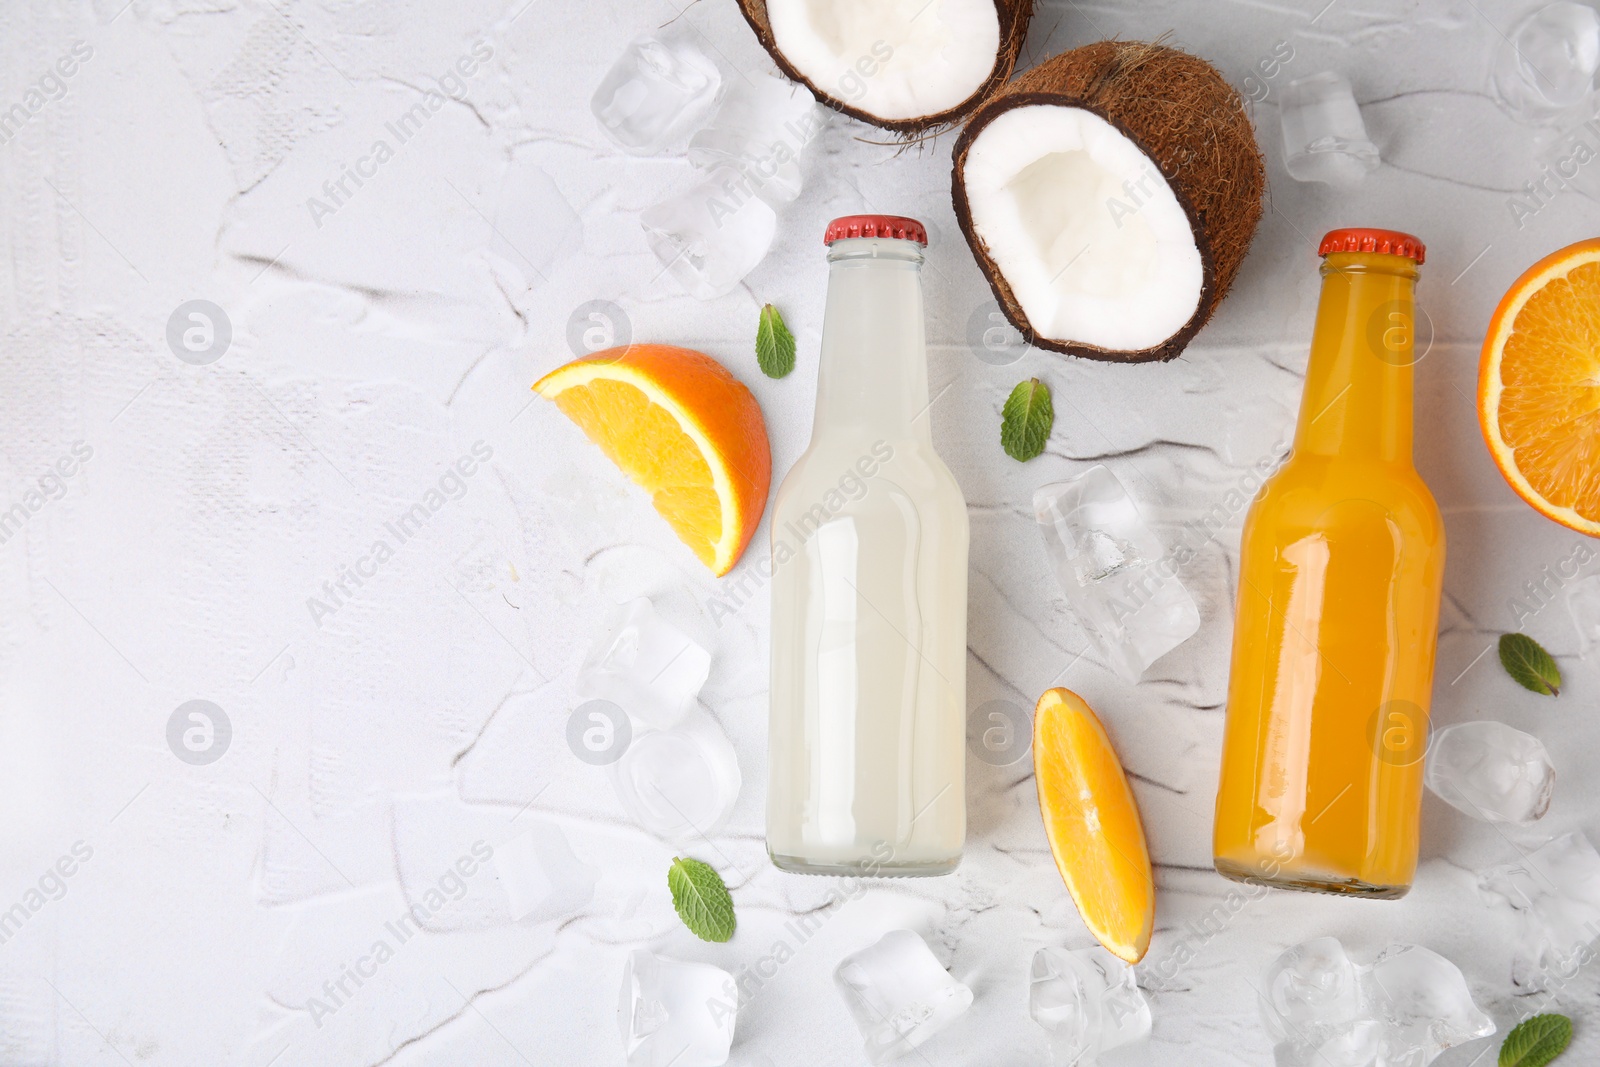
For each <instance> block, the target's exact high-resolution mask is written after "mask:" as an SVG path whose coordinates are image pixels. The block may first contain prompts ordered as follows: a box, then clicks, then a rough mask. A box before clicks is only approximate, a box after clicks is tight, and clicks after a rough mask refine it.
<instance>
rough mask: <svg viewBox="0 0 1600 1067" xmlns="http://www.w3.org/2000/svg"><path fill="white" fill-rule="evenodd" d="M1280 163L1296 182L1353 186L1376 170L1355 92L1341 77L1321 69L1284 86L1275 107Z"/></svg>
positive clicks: (1373, 148) (1374, 152)
mask: <svg viewBox="0 0 1600 1067" xmlns="http://www.w3.org/2000/svg"><path fill="white" fill-rule="evenodd" d="M1279 118H1280V120H1281V121H1282V124H1283V162H1284V166H1285V167H1286V168H1287V169H1288V171H1289V176H1290V177H1291V178H1293V179H1294V180H1295V181H1300V182H1324V183H1326V184H1328V185H1354V184H1355V183H1357V182H1359V181H1360V180H1361V179H1362V178H1364V177H1366V176H1367V172H1368V171H1371V170H1375V169H1376V168H1377V166H1378V149H1377V146H1375V145H1374V144H1373V143H1372V142H1371V141H1370V140H1368V139H1367V127H1366V124H1365V123H1364V122H1362V120H1361V108H1360V107H1358V106H1357V105H1356V97H1355V92H1354V91H1353V90H1352V89H1351V88H1350V81H1349V79H1347V78H1346V77H1345V76H1344V75H1343V74H1339V73H1337V72H1335V71H1331V70H1330V71H1324V72H1323V73H1321V74H1313V75H1311V76H1310V77H1308V78H1299V79H1297V80H1295V81H1292V82H1290V83H1289V84H1288V85H1286V86H1284V89H1283V99H1282V101H1281V102H1280V104H1279Z"/></svg>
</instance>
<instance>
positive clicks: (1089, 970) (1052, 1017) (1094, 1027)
mask: <svg viewBox="0 0 1600 1067" xmlns="http://www.w3.org/2000/svg"><path fill="white" fill-rule="evenodd" d="M1028 1011H1029V1013H1030V1014H1032V1016H1033V1021H1034V1022H1036V1023H1038V1024H1039V1025H1040V1026H1042V1027H1044V1028H1045V1029H1046V1030H1048V1031H1050V1058H1051V1062H1052V1063H1054V1064H1056V1065H1057V1067H1073V1065H1074V1064H1080V1063H1081V1064H1091V1063H1093V1062H1095V1060H1096V1058H1097V1057H1099V1055H1100V1054H1101V1053H1103V1052H1107V1051H1109V1050H1111V1049H1114V1048H1121V1047H1122V1046H1123V1045H1127V1044H1131V1043H1132V1042H1135V1041H1139V1040H1142V1039H1144V1038H1146V1037H1148V1036H1149V1035H1150V1005H1149V1003H1148V1002H1147V1001H1146V1000H1145V999H1144V994H1143V993H1141V992H1139V986H1138V984H1137V983H1136V982H1135V981H1134V976H1133V968H1131V967H1129V966H1128V965H1127V964H1126V963H1123V962H1122V961H1121V960H1120V959H1118V958H1117V957H1115V956H1113V955H1112V954H1111V953H1109V952H1107V951H1106V950H1105V949H1103V948H1087V949H1078V950H1077V951H1073V952H1069V951H1067V950H1066V949H1061V948H1054V947H1051V946H1046V947H1044V948H1041V949H1040V950H1039V951H1038V952H1035V953H1034V954H1033V968H1032V972H1031V974H1030V977H1029V986H1028Z"/></svg>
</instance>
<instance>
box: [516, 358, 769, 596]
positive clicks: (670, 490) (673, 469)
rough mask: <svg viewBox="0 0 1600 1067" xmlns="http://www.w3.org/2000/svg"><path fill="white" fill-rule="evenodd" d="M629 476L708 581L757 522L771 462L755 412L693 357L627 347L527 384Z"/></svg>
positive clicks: (728, 382)
mask: <svg viewBox="0 0 1600 1067" xmlns="http://www.w3.org/2000/svg"><path fill="white" fill-rule="evenodd" d="M533 389H534V392H536V393H538V394H539V395H540V396H542V397H544V398H546V399H547V400H553V401H555V404H556V407H558V408H560V409H561V410H562V411H563V412H565V413H566V415H567V417H568V418H570V419H571V420H572V421H573V422H575V423H577V424H578V426H579V427H581V428H582V430H583V432H584V433H586V434H588V435H589V440H591V441H593V442H594V443H595V444H597V445H599V446H600V450H601V451H602V452H604V453H605V454H606V456H607V458H609V459H610V460H611V462H613V463H615V464H616V465H617V466H618V467H620V468H622V471H623V473H625V474H626V475H627V476H628V477H629V478H632V479H633V480H634V481H635V482H636V483H638V484H639V485H640V486H642V487H643V488H644V489H645V491H646V492H648V493H649V494H650V496H651V501H652V503H654V504H655V508H656V511H658V512H660V513H661V517H662V518H664V519H666V520H667V523H668V524H669V525H670V526H671V527H672V529H673V532H674V533H676V534H677V535H678V537H679V538H680V539H681V540H682V541H683V543H684V544H686V545H688V546H689V548H690V549H692V550H693V551H694V554H695V555H696V556H698V557H699V558H700V562H702V563H704V564H705V565H706V566H707V567H710V568H711V571H712V573H713V574H716V575H719V576H720V575H724V574H727V573H728V571H730V570H732V569H733V565H734V564H735V563H737V562H738V561H739V556H740V555H741V554H742V553H743V552H744V549H745V546H746V545H748V544H749V543H750V538H751V537H752V536H754V535H755V532H756V526H757V525H758V524H759V523H760V522H761V513H762V511H763V510H765V509H766V506H767V490H768V488H769V487H770V486H771V484H772V454H771V452H770V451H769V450H768V448H767V426H766V422H765V421H764V420H763V419H762V418H761V408H760V407H759V406H757V404H756V398H755V397H753V396H751V395H750V390H749V389H746V388H745V387H744V385H743V383H741V382H740V381H739V380H738V379H737V378H735V377H734V376H733V375H732V374H730V373H728V370H727V368H725V367H724V366H723V365H722V364H720V363H718V362H717V361H716V360H714V359H712V358H711V357H710V356H708V355H705V354H704V353H702V352H695V351H691V350H690V349H687V348H674V347H672V346H671V345H628V346H626V347H623V348H612V349H607V350H606V351H604V352H598V353H596V354H595V355H593V356H590V357H588V358H586V359H580V360H575V361H574V362H572V363H568V364H567V365H566V366H564V367H559V368H557V369H556V370H553V371H551V372H550V373H549V374H546V375H545V376H544V377H543V378H540V379H539V380H538V381H537V382H534V383H533Z"/></svg>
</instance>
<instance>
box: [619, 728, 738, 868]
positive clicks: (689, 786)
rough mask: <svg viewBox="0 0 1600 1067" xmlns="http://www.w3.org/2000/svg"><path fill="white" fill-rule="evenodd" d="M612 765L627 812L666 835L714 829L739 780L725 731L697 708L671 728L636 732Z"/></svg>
mask: <svg viewBox="0 0 1600 1067" xmlns="http://www.w3.org/2000/svg"><path fill="white" fill-rule="evenodd" d="M610 771H611V783H612V785H613V787H615V789H616V792H617V799H618V800H620V801H621V802H622V806H623V807H624V808H625V809H627V811H628V814H629V815H631V816H633V818H634V820H635V821H636V822H638V824H639V825H640V826H642V827H644V828H645V829H646V830H649V831H650V832H651V833H653V834H655V835H656V836H658V837H661V838H664V839H666V840H668V841H694V840H700V839H703V838H707V837H710V836H711V835H712V834H715V833H716V832H717V831H718V830H720V829H721V828H722V826H723V824H725V823H726V822H727V820H728V816H729V815H730V814H732V813H733V805H734V802H735V801H736V800H738V799H739V787H740V785H741V784H742V782H743V777H742V775H741V774H740V773H739V757H738V755H737V754H736V753H735V752H734V750H733V745H732V743H731V742H729V740H728V735H727V734H725V733H723V731H722V727H720V726H718V725H717V722H716V720H715V719H713V718H712V717H711V716H710V715H708V714H707V713H706V712H705V711H704V710H702V709H700V708H695V709H694V710H693V711H691V712H690V713H689V714H688V715H686V716H685V717H684V718H683V719H682V721H680V722H679V723H678V724H677V725H676V726H673V727H671V728H670V729H666V730H652V731H649V732H647V733H642V734H636V735H635V736H634V738H633V740H632V741H631V742H630V743H629V744H628V747H627V749H626V750H625V751H624V752H623V753H622V757H621V758H620V759H618V760H617V762H616V763H614V764H612V765H611V768H610Z"/></svg>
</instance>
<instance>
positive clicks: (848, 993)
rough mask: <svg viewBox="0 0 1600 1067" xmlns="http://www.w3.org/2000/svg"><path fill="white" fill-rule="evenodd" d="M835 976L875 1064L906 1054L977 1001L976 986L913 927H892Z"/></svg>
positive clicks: (846, 961) (844, 963) (849, 959)
mask: <svg viewBox="0 0 1600 1067" xmlns="http://www.w3.org/2000/svg"><path fill="white" fill-rule="evenodd" d="M833 980H834V982H835V983H836V984H837V985H838V987H839V992H840V994H841V995H843V997H844V999H845V1003H846V1004H847V1005H849V1007H850V1014H851V1015H852V1016H854V1017H855V1020H856V1026H857V1027H858V1028H860V1030H861V1036H862V1037H863V1038H865V1039H866V1045H865V1048H866V1053H867V1059H868V1060H870V1061H872V1062H873V1063H887V1062H889V1061H890V1060H892V1059H894V1058H895V1057H897V1056H903V1055H905V1054H906V1053H907V1052H910V1051H911V1050H912V1049H914V1048H916V1047H917V1046H918V1045H921V1044H922V1043H923V1042H925V1041H927V1040H928V1038H930V1037H932V1036H933V1035H934V1034H936V1033H938V1032H939V1031H940V1030H943V1029H944V1028H945V1027H946V1026H948V1025H949V1024H950V1022H951V1020H953V1019H954V1018H955V1017H956V1016H958V1015H960V1014H961V1013H962V1012H964V1011H966V1010H967V1009H968V1008H969V1007H971V1006H972V990H970V989H968V988H967V987H966V986H964V985H962V984H961V983H960V982H958V981H956V980H955V979H954V978H952V977H950V973H949V972H948V971H946V970H945V969H944V968H943V967H941V966H940V965H939V961H938V959H936V958H935V957H934V955H933V950H932V949H930V948H929V947H928V943H927V942H926V941H924V940H922V938H921V937H920V936H919V935H918V934H916V933H915V932H914V931H911V930H890V931H889V932H888V933H886V934H884V935H883V936H882V937H880V938H879V939H878V940H877V941H876V942H874V943H873V944H871V945H868V946H867V947H866V948H864V949H862V950H861V951H859V952H856V953H854V954H852V955H849V956H846V957H845V958H844V960H843V961H841V962H840V964H839V966H838V968H837V969H836V970H835V971H834V972H833Z"/></svg>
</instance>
